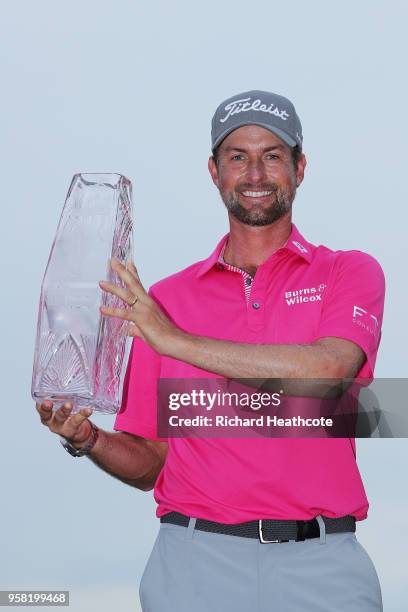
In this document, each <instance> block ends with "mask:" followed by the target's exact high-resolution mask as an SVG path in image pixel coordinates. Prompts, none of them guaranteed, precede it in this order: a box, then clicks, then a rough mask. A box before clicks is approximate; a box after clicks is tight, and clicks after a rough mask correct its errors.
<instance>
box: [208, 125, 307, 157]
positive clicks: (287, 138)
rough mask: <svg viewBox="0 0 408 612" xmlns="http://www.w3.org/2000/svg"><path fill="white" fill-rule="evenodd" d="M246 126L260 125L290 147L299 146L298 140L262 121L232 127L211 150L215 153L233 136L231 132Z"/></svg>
mask: <svg viewBox="0 0 408 612" xmlns="http://www.w3.org/2000/svg"><path fill="white" fill-rule="evenodd" d="M244 125H259V127H263V128H265V129H266V130H269V132H272V134H275V136H278V137H279V138H280V139H281V140H283V142H284V143H286V144H287V145H289V147H295V146H296V145H297V144H298V143H297V142H296V140H294V139H293V138H292V137H291V136H289V135H288V134H286V132H284V131H283V130H280V129H279V128H276V127H273V126H271V125H268V124H266V123H262V121H246V122H244V123H240V124H239V125H236V126H234V127H230V128H229V129H227V130H225V131H224V132H222V133H221V134H219V136H218V138H217V139H216V141H215V142H214V143H213V145H212V149H211V150H212V152H214V149H216V148H217V147H218V145H219V144H221V142H222V141H223V140H224V138H226V137H227V136H228V134H231V132H234V131H235V130H238V129H239V128H240V127H243V126H244ZM298 146H299V145H298Z"/></svg>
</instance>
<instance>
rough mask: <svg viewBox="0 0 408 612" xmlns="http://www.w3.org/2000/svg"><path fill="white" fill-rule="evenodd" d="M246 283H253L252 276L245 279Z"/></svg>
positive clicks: (248, 284) (247, 284)
mask: <svg viewBox="0 0 408 612" xmlns="http://www.w3.org/2000/svg"><path fill="white" fill-rule="evenodd" d="M245 284H246V286H247V287H249V286H250V285H252V278H251V277H250V276H247V278H246V279H245Z"/></svg>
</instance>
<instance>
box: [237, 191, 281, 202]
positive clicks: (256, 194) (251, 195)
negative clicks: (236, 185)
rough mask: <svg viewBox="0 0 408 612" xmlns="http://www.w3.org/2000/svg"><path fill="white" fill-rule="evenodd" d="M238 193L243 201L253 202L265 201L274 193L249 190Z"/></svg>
mask: <svg viewBox="0 0 408 612" xmlns="http://www.w3.org/2000/svg"><path fill="white" fill-rule="evenodd" d="M239 193H240V195H241V196H243V197H244V198H245V199H247V200H251V201H253V200H266V199H268V198H269V197H270V196H271V195H273V194H274V191H250V190H245V191H240V192H239Z"/></svg>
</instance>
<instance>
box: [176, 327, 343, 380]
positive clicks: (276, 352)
mask: <svg viewBox="0 0 408 612" xmlns="http://www.w3.org/2000/svg"><path fill="white" fill-rule="evenodd" d="M170 356H171V357H174V358H176V359H179V360H181V361H186V362H187V363H191V364H192V365H194V366H196V367H198V368H201V369H203V370H207V371H209V372H214V373H216V374H220V375H221V376H225V377H226V378H255V379H265V380H266V379H269V378H277V379H278V378H279V379H285V378H297V379H301V378H332V377H337V375H338V370H337V364H336V359H335V358H334V356H333V355H332V354H330V353H329V352H328V351H327V350H326V349H325V348H324V347H322V346H317V345H311V344H246V343H239V342H229V341H224V340H216V339H213V338H206V337H204V336H193V335H190V334H182V335H180V336H179V338H178V340H177V342H175V343H174V345H173V350H172V354H171V355H170Z"/></svg>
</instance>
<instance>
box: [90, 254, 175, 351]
mask: <svg viewBox="0 0 408 612" xmlns="http://www.w3.org/2000/svg"><path fill="white" fill-rule="evenodd" d="M111 267H112V270H113V271H114V272H116V273H117V275H118V276H119V277H120V278H121V279H122V281H123V282H124V284H125V287H119V286H118V285H115V284H114V283H108V282H107V281H100V282H99V286H100V287H101V289H103V291H106V292H108V293H112V295H116V296H118V297H119V298H120V299H121V300H123V302H125V303H126V304H128V306H129V305H130V304H132V303H133V302H134V301H135V299H136V298H137V301H136V303H135V304H134V305H133V306H132V307H131V308H126V309H125V308H123V309H122V308H108V307H106V306H101V307H100V311H101V313H102V314H103V315H105V316H108V317H117V318H119V319H123V320H124V321H130V322H131V325H130V326H129V330H128V336H132V337H137V338H141V339H142V340H144V341H145V342H147V344H149V345H150V346H151V347H152V348H153V349H154V350H155V351H157V352H158V353H160V354H161V355H169V354H170V352H171V348H172V347H174V342H175V340H176V339H178V338H179V337H180V336H182V335H184V334H183V332H182V331H181V330H180V329H179V328H178V327H176V326H175V325H174V324H173V323H172V322H171V321H170V319H169V318H168V317H167V316H166V315H165V314H164V312H163V311H162V309H161V308H160V306H158V304H157V303H156V302H155V301H154V300H153V299H152V298H151V297H150V296H149V295H148V294H147V292H146V291H145V289H144V287H143V285H142V283H141V282H140V278H139V275H138V273H137V270H136V267H135V265H134V264H133V262H130V263H128V265H127V267H125V266H123V265H122V264H121V263H120V262H119V261H118V260H116V259H112V260H111Z"/></svg>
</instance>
